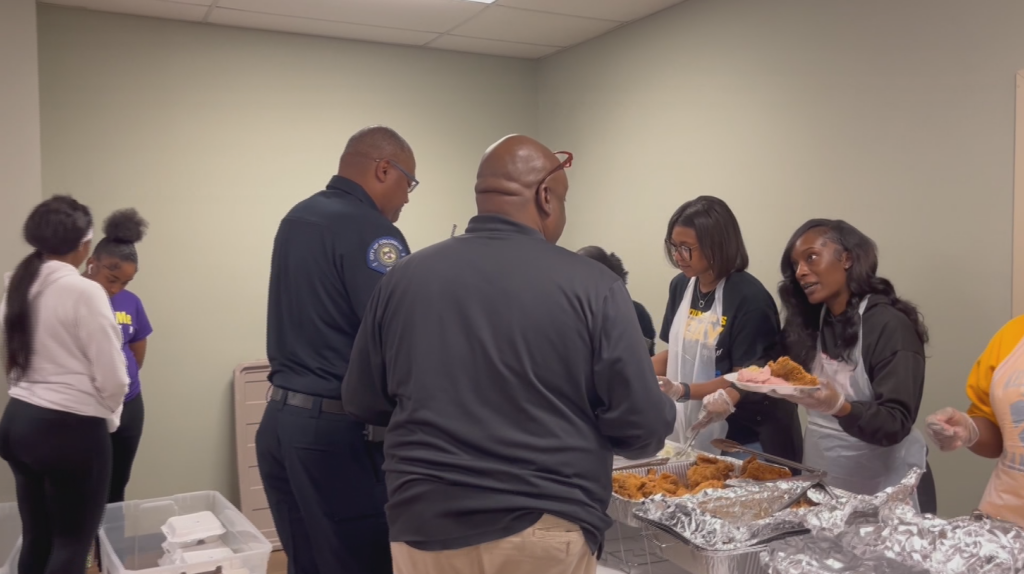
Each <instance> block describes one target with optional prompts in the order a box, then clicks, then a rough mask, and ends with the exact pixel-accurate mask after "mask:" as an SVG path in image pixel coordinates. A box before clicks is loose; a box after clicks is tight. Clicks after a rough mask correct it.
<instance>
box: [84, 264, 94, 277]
mask: <svg viewBox="0 0 1024 574" xmlns="http://www.w3.org/2000/svg"><path fill="white" fill-rule="evenodd" d="M85 272H86V273H87V274H89V275H92V264H91V263H90V264H89V266H88V267H86V268H85Z"/></svg>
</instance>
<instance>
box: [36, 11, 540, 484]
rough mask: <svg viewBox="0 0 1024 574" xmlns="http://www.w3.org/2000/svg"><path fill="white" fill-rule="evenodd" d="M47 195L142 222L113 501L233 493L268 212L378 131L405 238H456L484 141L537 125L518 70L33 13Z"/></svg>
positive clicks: (254, 350)
mask: <svg viewBox="0 0 1024 574" xmlns="http://www.w3.org/2000/svg"><path fill="white" fill-rule="evenodd" d="M39 19H40V34H39V46H40V79H41V86H42V110H43V112H42V118H43V121H42V133H43V156H44V157H45V161H44V173H43V176H44V177H43V181H44V184H45V189H46V191H47V192H70V193H74V194H75V195H76V196H78V197H79V198H80V199H82V200H83V201H85V202H86V203H88V204H89V205H90V206H91V207H92V208H93V209H94V211H95V212H96V213H97V214H99V215H100V216H101V217H102V216H105V214H107V213H109V212H110V211H111V210H113V209H115V208H119V207H125V206H135V207H137V208H138V209H139V211H140V212H141V213H142V214H143V216H144V217H146V218H147V219H149V221H150V223H151V231H150V235H149V237H147V238H146V239H145V241H144V242H143V243H141V244H140V245H139V252H140V258H141V271H140V273H139V275H138V278H137V279H136V281H135V282H134V283H133V285H132V289H133V290H134V291H135V292H136V293H138V294H139V295H140V296H141V297H142V300H143V302H144V303H145V305H146V308H147V310H148V312H149V315H150V317H151V319H152V322H153V325H154V328H155V330H156V331H155V334H154V335H153V337H152V339H151V342H150V346H149V352H148V354H147V361H146V366H145V369H144V370H143V388H144V395H145V398H146V410H147V413H146V432H145V436H144V438H143V443H142V448H141V451H140V454H139V459H138V462H137V464H136V470H135V474H134V476H133V480H132V483H131V485H130V487H129V492H128V495H129V497H133V498H140V497H152V496H159V495H164V494H170V493H175V492H188V491H191V490H204V489H216V490H220V491H222V492H224V493H226V494H228V495H230V496H235V493H236V492H237V477H236V472H235V468H234V465H235V457H234V450H233V449H234V432H233V429H234V427H233V423H232V420H233V419H232V403H231V398H232V394H231V386H230V385H231V381H230V378H231V373H232V369H233V368H234V366H235V365H236V364H237V363H240V362H245V361H252V360H258V359H260V358H263V357H264V329H265V308H266V291H267V273H268V266H269V261H270V248H271V241H272V238H273V234H274V231H275V229H276V227H277V223H278V221H279V220H280V218H281V217H282V216H283V215H284V213H285V212H286V211H287V210H288V209H289V208H290V207H291V206H292V205H293V204H294V203H295V202H296V201H298V200H300V199H303V198H305V197H306V196H308V195H310V194H312V193H314V192H316V191H318V190H320V189H322V188H323V186H324V185H325V184H326V182H327V180H328V179H329V178H330V176H331V175H332V174H333V173H334V172H335V170H336V165H337V156H338V155H339V154H340V152H341V149H342V147H343V146H344V143H345V141H346V139H347V138H348V136H349V135H351V133H352V132H353V131H355V130H356V129H358V128H360V127H362V126H364V125H367V124H371V123H381V122H383V123H387V124H389V125H391V126H392V127H394V128H396V129H398V130H399V131H400V132H401V133H402V134H403V135H404V136H405V137H406V138H407V139H408V140H409V142H410V143H411V144H412V145H413V147H414V149H415V151H416V154H417V160H418V163H419V169H418V173H417V175H418V177H419V179H420V180H421V181H422V182H423V183H422V185H421V186H420V187H419V188H418V189H417V190H416V192H415V193H414V194H413V196H412V203H411V204H410V206H409V207H407V208H406V210H405V213H404V214H403V217H402V221H401V222H400V226H401V228H402V230H403V231H404V232H405V235H406V236H407V238H408V239H409V242H410V243H411V245H412V247H413V249H416V248H418V247H424V246H426V245H427V244H429V243H433V242H435V241H438V240H440V239H443V238H446V237H448V236H449V234H450V233H451V226H452V224H453V223H458V224H459V228H460V229H461V228H462V227H463V225H464V224H465V222H466V220H467V219H468V218H469V216H470V215H471V213H472V212H473V211H474V209H475V206H474V203H473V201H472V184H473V180H474V174H475V170H476V163H477V161H478V159H479V156H480V154H481V153H482V151H483V150H484V148H485V147H486V146H487V145H488V144H490V143H491V142H493V141H494V140H496V139H497V138H499V137H500V136H503V135H505V134H508V133H511V132H533V131H535V129H536V100H535V93H536V83H535V64H534V63H532V62H526V61H518V60H511V59H502V58H490V57H483V56H472V55H465V54H458V53H450V52H435V51H429V52H428V51H418V50H415V49H408V48H399V47H391V46H382V45H371V44H361V43H355V42H343V41H337V40H328V39H321V38H311V37H301V36H293V35H286V34H274V33H266V32H257V31H247V30H238V29H231V28H218V27H213V26H202V25H195V24H187V23H181V22H171V21H158V20H148V19H142V18H134V17H127V16H115V15H109V14H100V13H92V12H85V11H75V10H68V9H61V8H53V7H47V6H41V7H40V9H39Z"/></svg>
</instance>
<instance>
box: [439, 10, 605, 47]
mask: <svg viewBox="0 0 1024 574" xmlns="http://www.w3.org/2000/svg"><path fill="white" fill-rule="evenodd" d="M618 25H619V24H618V23H617V22H611V21H608V20H594V19H591V18H577V17H575V16H562V15H559V14H546V13H541V12H533V11H530V10H519V9H516V8H503V7H501V6H491V7H490V8H488V9H487V10H484V11H483V12H481V13H480V15H479V16H477V17H476V18H473V19H472V20H470V21H469V22H466V23H465V24H463V25H462V26H459V27H458V28H455V29H454V30H452V32H451V33H452V34H454V35H456V36H467V37H470V38H484V39H487V40H504V41H506V42H520V43H523V44H541V45H544V46H558V47H563V48H564V47H566V46H572V45H573V44H578V43H580V42H583V41H585V40H589V39H591V38H593V37H595V36H599V35H601V34H604V33H605V32H607V31H609V30H611V29H612V28H614V27H616V26H618Z"/></svg>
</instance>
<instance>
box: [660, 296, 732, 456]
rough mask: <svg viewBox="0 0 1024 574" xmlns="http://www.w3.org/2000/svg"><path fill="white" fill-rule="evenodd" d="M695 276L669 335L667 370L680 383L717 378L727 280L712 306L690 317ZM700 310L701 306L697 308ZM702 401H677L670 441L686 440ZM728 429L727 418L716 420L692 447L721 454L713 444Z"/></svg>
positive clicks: (669, 376) (698, 413) (681, 441)
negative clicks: (700, 313)
mask: <svg viewBox="0 0 1024 574" xmlns="http://www.w3.org/2000/svg"><path fill="white" fill-rule="evenodd" d="M696 285H697V280H696V278H693V279H690V283H689V285H688V286H687V287H686V293H685V294H683V300H682V303H680V305H679V310H678V311H676V316H675V319H673V320H672V329H671V330H670V331H669V336H668V370H667V373H666V374H667V376H668V378H670V379H672V380H673V381H678V382H680V383H688V384H694V383H706V382H708V381H712V380H714V379H715V373H716V372H717V370H716V369H715V355H716V352H717V351H716V345H717V344H718V336H719V335H721V333H722V330H723V329H724V327H723V326H722V300H723V299H724V297H723V295H722V294H723V293H724V288H725V279H722V280H721V281H720V282H719V283H718V287H716V288H715V301H714V303H712V304H711V308H710V309H706V310H703V311H704V314H703V315H701V316H700V317H691V316H690V306H691V305H692V304H693V290H694V289H695V288H696ZM697 311H701V309H697ZM702 404H703V403H702V402H701V401H700V400H692V401H687V402H682V403H676V426H675V430H674V431H673V432H672V434H671V435H670V436H669V440H672V441H675V442H678V443H684V442H685V438H686V432H687V431H688V430H690V427H691V426H693V423H695V422H697V418H698V417H699V416H700V408H701V406H702ZM728 429H729V425H728V423H726V422H725V421H721V422H717V423H714V424H712V425H711V426H709V427H708V428H706V429H704V430H702V431H701V432H700V434H699V435H698V436H697V440H696V441H695V442H694V443H693V448H696V449H697V450H701V451H704V452H708V453H712V454H721V453H720V452H719V450H718V449H716V448H714V447H712V446H711V441H712V440H714V439H716V438H725V433H726V431H727V430H728Z"/></svg>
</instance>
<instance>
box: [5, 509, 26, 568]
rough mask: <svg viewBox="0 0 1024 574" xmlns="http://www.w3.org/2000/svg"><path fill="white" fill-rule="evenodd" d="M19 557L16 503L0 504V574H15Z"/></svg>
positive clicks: (19, 526)
mask: <svg viewBox="0 0 1024 574" xmlns="http://www.w3.org/2000/svg"><path fill="white" fill-rule="evenodd" d="M20 555H21V515H19V514H18V505H17V503H14V502H11V503H7V504H0V561H2V562H0V574H17V572H18V558H19V557H20Z"/></svg>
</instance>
